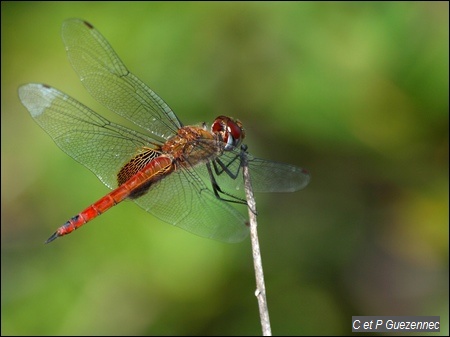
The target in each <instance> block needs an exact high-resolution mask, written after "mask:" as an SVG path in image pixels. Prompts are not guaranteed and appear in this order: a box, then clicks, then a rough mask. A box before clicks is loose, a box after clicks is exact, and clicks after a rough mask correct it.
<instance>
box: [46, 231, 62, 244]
mask: <svg viewBox="0 0 450 337" xmlns="http://www.w3.org/2000/svg"><path fill="white" fill-rule="evenodd" d="M58 237H59V234H58V232H54V233H53V234H52V236H50V237H49V238H48V239H47V241H45V244H47V243H50V242H52V241H53V240H56V239H57V238H58Z"/></svg>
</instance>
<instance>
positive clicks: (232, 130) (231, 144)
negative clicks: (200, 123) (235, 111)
mask: <svg viewBox="0 0 450 337" xmlns="http://www.w3.org/2000/svg"><path fill="white" fill-rule="evenodd" d="M211 132H213V133H214V134H216V135H218V137H219V139H220V140H221V141H223V142H224V143H225V151H229V150H232V149H234V148H235V147H238V146H239V144H241V142H242V140H243V139H244V138H245V131H244V128H243V126H242V123H241V122H240V121H239V120H238V119H236V120H234V119H232V118H231V117H226V116H219V117H217V118H216V119H215V120H214V123H213V124H212V125H211Z"/></svg>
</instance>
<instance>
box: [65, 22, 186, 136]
mask: <svg viewBox="0 0 450 337" xmlns="http://www.w3.org/2000/svg"><path fill="white" fill-rule="evenodd" d="M62 37H63V41H64V44H65V46H66V50H67V55H68V57H69V60H70V62H71V64H72V66H73V68H74V69H75V71H76V72H77V74H78V76H79V77H80V79H81V82H82V83H83V85H84V86H85V87H86V89H87V90H88V91H89V93H90V94H91V95H92V96H93V97H94V98H95V99H96V100H97V101H99V102H100V103H102V104H103V105H104V106H106V107H107V108H109V109H110V110H111V111H114V112H115V113H117V114H119V115H121V116H123V117H125V118H127V119H128V120H130V121H131V122H133V123H135V124H136V125H139V126H140V127H142V128H143V129H145V130H148V131H150V132H151V133H152V134H154V135H155V136H158V137H161V138H163V139H167V138H169V137H170V136H172V135H173V134H174V133H176V130H177V129H178V128H179V127H180V126H181V125H182V124H181V122H180V121H179V120H178V118H177V116H176V115H175V114H174V113H173V111H172V110H171V109H170V108H169V106H168V105H167V104H166V103H165V102H164V101H163V100H162V99H161V98H160V97H159V96H158V95H156V93H155V92H153V91H152V90H151V89H150V88H149V87H147V86H146V85H145V84H144V83H143V82H142V81H141V80H139V79H138V78H137V77H136V76H134V75H133V74H132V73H130V72H129V71H128V69H127V68H126V67H125V65H124V64H123V63H122V61H121V60H120V59H119V57H118V56H117V54H116V53H115V52H114V50H113V49H112V48H111V46H110V45H109V43H108V42H107V41H106V39H105V38H104V37H103V36H102V35H101V34H100V33H99V32H98V31H97V30H96V29H95V28H94V27H93V26H92V25H91V24H89V23H87V22H85V21H83V20H79V19H70V20H66V21H65V22H64V23H63V26H62Z"/></svg>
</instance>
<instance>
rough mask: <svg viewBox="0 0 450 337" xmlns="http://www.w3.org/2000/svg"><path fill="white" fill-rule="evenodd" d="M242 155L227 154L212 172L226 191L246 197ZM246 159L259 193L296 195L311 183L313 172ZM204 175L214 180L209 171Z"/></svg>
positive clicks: (257, 159) (215, 163)
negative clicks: (294, 193)
mask: <svg viewBox="0 0 450 337" xmlns="http://www.w3.org/2000/svg"><path fill="white" fill-rule="evenodd" d="M240 151H241V150H239V149H235V150H233V151H226V152H224V153H223V154H222V155H221V156H220V157H219V158H217V159H216V160H215V162H214V163H212V172H213V174H214V179H215V180H216V182H217V184H218V185H219V187H220V188H221V189H222V190H223V191H225V192H228V193H230V194H232V195H236V196H239V197H242V196H243V191H244V180H243V175H242V163H241V152H240ZM246 155H247V158H248V166H249V171H250V178H251V182H252V188H253V190H254V191H255V192H264V193H265V192H295V191H298V190H301V189H303V188H304V187H306V186H307V185H308V183H309V181H310V179H311V177H310V174H309V172H308V171H307V170H305V169H303V168H301V167H298V166H294V165H290V164H284V163H279V162H274V161H269V160H264V159H259V158H254V157H252V156H251V155H249V154H246ZM220 163H221V164H222V165H220ZM224 167H225V168H226V169H224ZM215 168H216V169H217V170H215ZM201 175H202V176H203V177H205V178H207V179H210V177H209V173H208V171H207V169H206V167H204V168H201Z"/></svg>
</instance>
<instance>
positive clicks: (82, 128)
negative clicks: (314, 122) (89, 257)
mask: <svg viewBox="0 0 450 337" xmlns="http://www.w3.org/2000/svg"><path fill="white" fill-rule="evenodd" d="M62 38H63V42H64V45H65V48H66V51H67V55H68V58H69V60H70V63H71V64H72V66H73V68H74V70H75V72H76V73H77V74H78V76H79V78H80V80H81V82H82V83H83V85H84V87H85V88H86V89H87V91H88V92H89V93H90V94H91V95H92V96H93V97H94V98H95V99H96V100H97V101H99V102H100V103H101V104H102V105H104V106H105V107H107V108H108V109H109V110H111V111H113V112H115V113H116V114H118V115H119V116H121V117H123V118H125V119H127V120H129V121H131V122H132V123H134V124H135V125H136V126H137V127H136V130H135V129H131V128H129V127H125V126H123V125H119V124H115V123H113V122H111V121H109V120H108V119H106V118H104V117H102V116H101V115H99V114H97V113H96V112H94V111H93V110H91V109H90V108H88V107H86V106H85V105H83V104H82V103H80V102H79V101H77V100H75V99H74V98H72V97H70V96H69V95H67V94H65V93H63V92H61V91H59V90H57V89H55V88H53V87H51V86H49V85H46V84H40V83H29V84H25V85H23V86H21V87H19V90H18V92H19V98H20V100H21V102H22V104H23V105H24V106H25V107H26V108H27V110H28V111H29V113H30V115H31V117H32V118H33V119H34V120H35V121H36V122H37V124H38V125H39V126H40V127H42V128H43V129H44V131H46V132H47V133H48V134H49V135H50V137H51V138H52V139H53V141H54V142H55V143H56V145H58V146H59V147H60V148H61V149H62V150H63V151H64V152H66V153H67V154H68V155H69V156H71V157H72V158H73V159H75V160H76V161H78V162H79V163H81V164H82V165H84V166H85V167H87V168H88V169H89V170H91V171H92V172H93V173H94V174H95V175H96V176H97V177H98V178H99V179H100V180H101V181H102V182H103V183H104V184H105V185H106V186H107V187H109V188H110V189H112V191H111V192H110V193H108V194H107V195H105V196H104V197H102V198H100V199H99V200H98V201H96V202H94V203H93V204H92V205H90V206H88V207H87V208H86V209H84V210H83V211H81V212H80V213H78V214H77V215H75V216H74V217H72V218H71V219H69V220H68V221H66V222H65V223H64V224H63V225H62V226H60V227H59V228H58V229H57V230H56V231H55V232H54V233H53V234H52V235H51V236H50V237H49V238H48V240H47V241H46V243H49V242H52V241H53V240H55V239H57V238H58V237H61V236H63V235H66V234H69V233H71V232H73V231H74V230H75V229H78V228H79V227H81V226H83V225H84V224H86V223H87V222H89V221H91V220H93V219H94V218H96V217H97V216H99V215H101V214H103V213H104V212H106V211H107V210H109V209H110V208H111V207H113V206H115V205H117V204H118V203H120V202H122V201H123V200H126V199H128V200H132V201H134V202H135V203H136V204H138V205H139V206H140V207H142V208H143V209H144V210H145V211H147V212H149V213H151V214H153V215H154V216H156V217H157V218H159V219H161V220H162V221H164V222H167V223H169V224H172V225H175V226H177V227H179V228H182V229H184V230H187V231H189V232H191V233H194V234H196V235H199V236H201V237H206V238H210V239H215V240H218V241H222V242H229V243H232V242H240V241H242V240H244V239H245V238H246V237H247V235H248V232H249V228H248V225H247V221H246V219H245V217H244V216H243V215H242V214H241V213H240V212H239V211H237V210H236V208H235V207H233V206H232V204H233V203H237V204H246V201H245V199H244V198H242V197H241V196H240V195H241V194H242V192H243V189H244V181H243V179H242V178H239V177H240V172H241V171H242V163H243V162H242V158H243V157H242V156H243V154H245V155H246V156H247V157H246V160H247V162H248V167H249V172H250V175H251V180H252V186H253V190H254V191H256V192H293V191H297V190H300V189H302V188H304V187H305V186H306V185H307V184H308V183H309V181H310V175H309V173H308V171H307V170H305V169H303V168H300V167H297V166H294V165H289V164H283V163H277V162H273V161H268V160H263V159H258V158H254V157H253V156H251V155H250V154H248V153H247V152H246V146H245V145H244V144H243V143H242V141H243V139H244V137H245V130H244V128H243V125H242V123H241V122H240V121H239V120H237V119H233V118H231V117H227V116H219V117H217V118H216V119H215V120H214V121H213V123H212V124H211V127H210V128H208V126H207V125H206V124H205V123H201V124H199V125H190V126H184V125H183V124H182V123H181V121H180V120H179V119H178V117H177V116H176V115H175V113H174V112H173V111H172V109H171V108H170V107H169V106H168V105H167V104H166V103H165V102H164V101H163V100H162V99H161V98H160V97H159V96H158V95H157V94H156V93H155V92H154V91H153V90H151V89H150V88H149V87H148V86H147V85H146V84H144V83H143V82H142V81H141V80H140V79H138V78H137V77H136V76H135V75H133V74H132V73H131V72H130V71H129V70H128V69H127V67H125V65H124V64H123V62H122V61H121V60H120V58H119V57H118V55H117V54H116V52H115V51H114V50H113V49H112V47H111V46H110V44H109V43H108V42H107V41H106V39H105V38H104V37H103V36H102V35H101V34H100V32H99V31H98V30H96V29H95V28H94V26H93V25H91V24H90V23H88V22H86V21H84V20H81V19H68V20H66V21H64V22H63V25H62ZM137 130H140V131H137Z"/></svg>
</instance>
